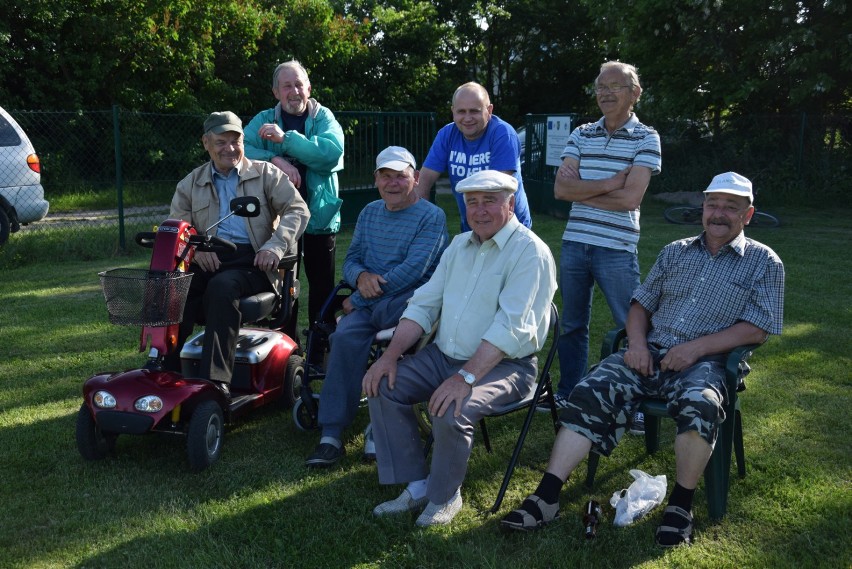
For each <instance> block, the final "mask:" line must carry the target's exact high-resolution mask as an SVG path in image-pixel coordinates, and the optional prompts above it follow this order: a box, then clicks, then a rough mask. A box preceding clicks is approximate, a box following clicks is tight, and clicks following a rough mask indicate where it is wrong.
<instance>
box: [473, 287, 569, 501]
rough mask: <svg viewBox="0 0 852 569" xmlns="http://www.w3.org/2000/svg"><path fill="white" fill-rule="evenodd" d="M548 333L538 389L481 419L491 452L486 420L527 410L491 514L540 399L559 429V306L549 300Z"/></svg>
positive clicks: (507, 485)
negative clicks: (555, 371) (553, 369)
mask: <svg viewBox="0 0 852 569" xmlns="http://www.w3.org/2000/svg"><path fill="white" fill-rule="evenodd" d="M549 335H550V341H551V343H550V350H548V352H547V358H546V359H545V361H544V365H543V366H542V367H541V369H539V373H538V381H537V382H536V386H535V389H534V390H532V391H531V392H530V393H529V395H527V396H526V397H524V398H523V399H521V400H520V401H516V402H514V403H509V404H507V405H503V406H502V407H499V408H495V409H493V410H492V411H491V413H489V414H488V415H487V416H485V417H483V418H482V419H480V421H479V428H480V429H481V431H482V439H483V442H484V443H485V449H486V450H487V451H488V452H491V440H490V439H489V437H488V428H487V427H486V425H485V419H486V418H494V417H502V416H503V415H508V414H509V413H514V412H515V411H520V410H522V409H527V416H526V418H525V419H524V425H523V427H521V432H520V433H519V434H518V441H517V442H516V443H515V449H514V450H513V451H512V458H511V459H510V460H509V465H508V466H507V467H506V474H504V475H503V483H502V484H501V485H500V491H499V492H497V499H496V500H495V501H494V505H493V506H491V508H490V509H489V510H488V512H490V513H492V514H494V513H496V512H497V510H499V509H500V504H501V503H502V502H503V497H504V496H505V494H506V489H507V488H508V487H509V481H510V480H511V479H512V474H513V473H514V472H515V466H517V464H518V457H519V456H520V454H521V449H522V448H523V446H524V441H525V440H526V438H527V433H528V432H529V430H530V425H531V424H532V420H533V416H535V414H536V406H537V405H538V404H539V403H540V402H547V404H548V405H549V406H550V417H551V419H552V420H553V430H554V432H558V431H559V416H558V415H557V413H556V404H555V402H554V401H553V383H552V382H551V379H550V366H551V365H552V364H553V359H554V357H556V348H557V346H558V344H559V342H558V340H559V312H558V311H557V309H556V305H555V304H553V303H552V302H551V303H550V334H549Z"/></svg>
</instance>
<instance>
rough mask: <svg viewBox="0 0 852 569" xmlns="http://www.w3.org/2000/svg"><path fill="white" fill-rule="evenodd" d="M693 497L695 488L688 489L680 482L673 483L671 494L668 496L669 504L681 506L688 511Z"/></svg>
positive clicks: (690, 508)
mask: <svg viewBox="0 0 852 569" xmlns="http://www.w3.org/2000/svg"><path fill="white" fill-rule="evenodd" d="M694 497H695V488H693V489H692V490H689V489H687V488H684V487H683V486H681V485H680V484H678V483H675V487H674V489H673V490H672V494H671V496H669V506H677V507H678V508H683V509H684V510H686V511H687V512H688V511H690V510H692V499H693V498H694Z"/></svg>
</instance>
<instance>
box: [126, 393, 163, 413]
mask: <svg viewBox="0 0 852 569" xmlns="http://www.w3.org/2000/svg"><path fill="white" fill-rule="evenodd" d="M133 407H135V408H136V410H137V411H142V412H143V413H156V412H158V411H160V410H161V409H162V408H163V400H162V399H160V398H159V397H157V396H156V395H146V396H145V397H140V398H139V399H137V400H136V403H134V404H133Z"/></svg>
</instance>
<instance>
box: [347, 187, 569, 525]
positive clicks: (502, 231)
mask: <svg viewBox="0 0 852 569" xmlns="http://www.w3.org/2000/svg"><path fill="white" fill-rule="evenodd" d="M456 189H457V190H458V191H459V192H461V193H462V194H464V199H465V206H466V217H467V222H468V224H469V225H470V227H471V228H472V231H469V232H466V233H462V234H461V235H458V236H456V237H455V238H454V239H453V241H452V243H451V244H450V246H449V247H448V248H447V249H446V251H444V254H443V256H442V257H441V262H440V263H439V265H438V268H437V269H436V270H435V273H434V274H433V275H432V278H431V279H430V280H429V281H428V282H427V283H426V284H424V285H423V286H421V287H420V288H418V289H417V290H416V291H415V293H414V295H413V296H412V297H411V300H410V302H409V306H408V308H407V309H406V310H405V312H404V313H403V315H402V318H401V320H400V322H399V325H398V326H397V329H396V333H395V334H394V337H393V340H392V341H391V344H390V346H388V348H387V350H386V351H385V352H384V354H383V355H382V357H381V358H380V359H379V360H378V361H376V363H374V364H373V366H372V367H371V368H370V369H369V370H368V371H367V374H366V375H365V376H364V382H363V389H364V392H365V393H366V394H367V396H368V398H369V405H370V418H371V420H372V425H373V437H374V439H375V443H376V459H377V462H378V471H379V482H380V483H381V484H401V483H408V486H407V488H406V489H405V490H403V492H402V494H401V495H400V496H399V497H398V498H396V499H394V500H391V501H389V502H385V503H383V504H380V505H379V506H377V507H376V508H375V509H374V510H373V513H374V514H375V515H377V516H382V515H387V514H395V513H402V512H408V511H414V510H419V509H421V508H423V507H424V506H425V510H424V511H423V513H422V514H421V515H420V517H419V518H417V525H419V526H431V525H435V524H448V523H450V522H451V521H452V519H453V517H454V516H455V515H456V514H457V513H458V511H459V510H460V509H461V506H462V499H461V493H460V490H461V484H462V482H463V480H464V476H465V473H466V471H467V461H468V458H469V457H470V451H471V447H472V445H473V431H474V426H475V425H476V423H477V422H479V420H480V419H481V418H482V417H483V416H484V415H485V414H487V413H488V411H489V410H490V409H491V408H492V407H493V406H496V405H504V404H506V403H509V402H512V401H516V400H519V399H521V398H523V397H524V396H525V395H526V394H527V393H529V392H530V390H532V388H533V385H534V383H535V377H536V374H537V361H536V357H535V353H536V352H538V351H539V350H540V349H541V348H542V346H543V345H544V342H545V340H546V336H547V330H548V325H549V319H550V302H551V299H552V298H553V294H554V292H555V291H556V266H555V263H554V261H553V256H552V255H551V253H550V249H549V248H548V246H547V245H546V244H545V243H544V242H542V241H541V239H539V238H538V237H537V236H536V235H535V234H534V233H532V231H530V230H529V229H527V228H526V227H524V226H523V225H521V223H520V222H519V221H518V220H517V219H516V218H515V216H514V203H515V191H516V190H517V181H516V180H515V179H514V178H513V177H512V176H509V175H507V174H504V173H502V172H498V171H494V170H485V171H481V172H477V173H475V174H473V175H472V176H470V177H468V178H466V179H465V180H462V181H460V182H459V184H458V186H456ZM439 318H440V321H439ZM436 325H437V333H436V335H435V341H434V343H432V344H430V345H428V346H427V347H426V348H424V349H423V350H421V351H419V352H418V353H416V354H415V355H413V356H409V357H406V358H405V359H403V360H402V361H399V362H398V360H399V357H400V356H401V355H402V354H403V353H404V352H405V351H406V350H407V349H408V348H409V347H411V346H412V345H414V343H415V342H417V340H418V339H419V338H420V337H421V336H422V335H423V334H424V333H428V332H431V330H432V327H433V326H436ZM425 401H428V402H429V413H430V415H431V418H432V433H433V435H434V439H435V443H434V447H433V452H432V464H431V469H430V467H429V465H427V463H426V459H425V457H424V456H423V449H422V445H421V443H420V435H419V432H418V428H417V421H416V419H415V417H414V414H413V413H412V410H411V405H412V404H414V403H418V402H425Z"/></svg>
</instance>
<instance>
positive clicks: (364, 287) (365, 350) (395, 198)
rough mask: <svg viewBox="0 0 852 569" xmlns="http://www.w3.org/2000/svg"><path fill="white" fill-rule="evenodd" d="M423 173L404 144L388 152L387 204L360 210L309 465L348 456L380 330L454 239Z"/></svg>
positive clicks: (383, 172) (379, 167) (379, 164)
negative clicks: (420, 187) (421, 185)
mask: <svg viewBox="0 0 852 569" xmlns="http://www.w3.org/2000/svg"><path fill="white" fill-rule="evenodd" d="M416 168H417V163H416V161H415V160H414V156H412V155H411V153H410V152H408V150H406V149H405V148H401V147H399V146H390V147H388V148H386V149H384V150H383V151H382V152H380V153H379V155H378V157H377V158H376V170H375V178H376V187H377V188H378V190H379V194H380V195H381V198H382V199H381V200H376V201H374V202H372V203H370V204H368V205H367V207H365V208H364V209H363V210H362V211H361V213H360V215H359V216H358V222H357V224H356V226H355V233H354V235H353V236H352V243H351V245H350V246H349V250H348V251H347V253H346V258H345V260H344V262H343V277H344V280H345V281H346V282H348V283H349V284H350V285H351V286H352V287H353V291H354V292H353V293H352V295H351V296H349V297H348V298H346V299H345V300H344V301H343V313H344V317H343V318H342V319H341V320H340V322H339V323H338V324H337V328H336V330H335V331H334V333H332V334H331V336H330V337H329V341H330V344H331V351H330V354H329V357H328V365H327V366H326V367H327V371H326V375H325V379H324V381H323V388H322V391H321V392H320V404H319V424H320V426H321V428H322V438H321V439H320V442H319V445H317V447H316V449H315V450H314V452H313V454H311V455H310V456H309V457H308V459H307V460H306V461H305V465H306V466H308V467H312V468H318V467H319V468H322V467H328V466H331V465H333V464H335V463H337V461H339V460H340V459H341V457H342V456H343V455H344V447H343V441H342V436H343V430H344V429H345V428H346V427H348V426H349V425H350V424H351V423H352V421H353V419H354V417H355V413H356V411H357V409H358V402H359V400H360V398H361V380H362V378H363V376H364V370H365V369H366V367H367V363H368V362H367V360H368V358H369V354H370V346H371V344H372V343H373V341H374V339H375V336H376V333H377V332H379V331H381V330H384V329H386V328H391V327H393V326H396V324H397V322H399V317H400V315H402V311H403V310H404V309H405V306H406V304H407V302H408V299H409V298H410V297H411V295H412V294H413V292H414V290H415V289H416V288H417V287H419V286H420V285H422V284H423V283H425V282H426V281H427V280H429V277H431V276H432V273H433V272H434V271H435V267H436V266H437V265H438V260H439V259H440V257H441V253H443V251H444V249H445V248H446V246H447V242H448V241H449V236H448V234H447V219H446V216H445V215H444V212H443V211H442V210H441V209H440V208H439V207H437V206H435V205H434V204H432V203H430V202H429V201H428V200H424V199H420V198H419V196H418V194H417V192H416V191H415V189H414V188H415V187H416V186H417V181H418V179H419V173H418V171H417V170H416Z"/></svg>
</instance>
